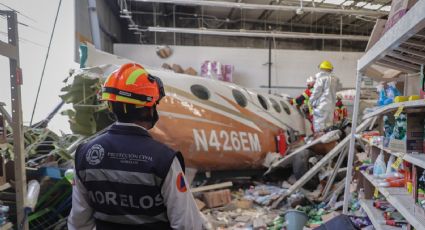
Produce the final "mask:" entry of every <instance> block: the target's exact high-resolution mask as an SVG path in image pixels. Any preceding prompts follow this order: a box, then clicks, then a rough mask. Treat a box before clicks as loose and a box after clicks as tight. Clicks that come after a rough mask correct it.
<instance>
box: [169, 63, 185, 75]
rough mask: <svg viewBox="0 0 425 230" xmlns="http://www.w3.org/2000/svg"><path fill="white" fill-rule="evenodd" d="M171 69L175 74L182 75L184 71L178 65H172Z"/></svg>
mask: <svg viewBox="0 0 425 230" xmlns="http://www.w3.org/2000/svg"><path fill="white" fill-rule="evenodd" d="M172 68H173V71H174V72H176V73H184V70H183V68H182V67H181V66H180V65H177V64H173V67H172Z"/></svg>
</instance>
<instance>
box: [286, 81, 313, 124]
mask: <svg viewBox="0 0 425 230" xmlns="http://www.w3.org/2000/svg"><path fill="white" fill-rule="evenodd" d="M306 82H307V89H305V90H304V92H303V93H302V94H301V95H300V96H298V97H297V98H294V99H292V100H290V103H291V105H296V106H297V107H300V108H301V111H302V112H303V113H304V114H305V116H306V118H307V119H308V120H309V121H310V122H312V115H313V113H312V109H311V106H310V102H309V101H310V97H311V93H312V91H313V87H314V82H315V78H314V77H313V76H310V77H308V78H307V81H306Z"/></svg>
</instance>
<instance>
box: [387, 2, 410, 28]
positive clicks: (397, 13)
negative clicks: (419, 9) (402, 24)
mask: <svg viewBox="0 0 425 230" xmlns="http://www.w3.org/2000/svg"><path fill="white" fill-rule="evenodd" d="M416 2H417V0H393V1H392V2H391V10H390V14H389V15H388V21H387V22H386V24H385V31H384V33H385V32H386V31H388V30H389V29H391V27H393V26H394V25H395V24H396V23H397V22H398V21H399V20H400V19H401V18H402V17H403V16H404V15H405V14H406V13H407V11H408V10H409V9H410V8H412V6H413V5H415V3H416Z"/></svg>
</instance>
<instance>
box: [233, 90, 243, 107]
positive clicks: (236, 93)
mask: <svg viewBox="0 0 425 230" xmlns="http://www.w3.org/2000/svg"><path fill="white" fill-rule="evenodd" d="M232 94H233V98H235V101H236V103H238V105H240V106H242V107H246V105H247V100H246V97H245V95H243V94H242V93H241V91H239V90H236V89H233V90H232Z"/></svg>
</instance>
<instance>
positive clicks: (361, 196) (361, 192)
mask: <svg viewBox="0 0 425 230" xmlns="http://www.w3.org/2000/svg"><path fill="white" fill-rule="evenodd" d="M359 199H365V194H364V188H361V189H360V190H359Z"/></svg>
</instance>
